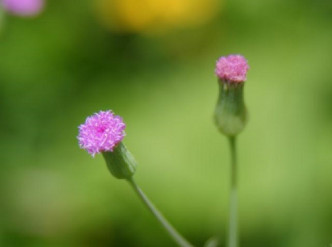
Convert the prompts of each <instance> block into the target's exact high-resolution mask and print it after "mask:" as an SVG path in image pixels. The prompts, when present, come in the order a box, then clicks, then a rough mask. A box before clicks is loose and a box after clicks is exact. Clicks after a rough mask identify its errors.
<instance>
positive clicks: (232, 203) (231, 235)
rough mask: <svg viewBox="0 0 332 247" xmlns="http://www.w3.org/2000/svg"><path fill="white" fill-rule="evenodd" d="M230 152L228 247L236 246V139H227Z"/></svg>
mask: <svg viewBox="0 0 332 247" xmlns="http://www.w3.org/2000/svg"><path fill="white" fill-rule="evenodd" d="M229 146H230V150H231V183H230V186H231V189H230V195H229V225H228V229H229V232H228V247H237V246H238V227H237V211H238V208H237V207H238V206H237V157H236V155H237V154H236V137H229Z"/></svg>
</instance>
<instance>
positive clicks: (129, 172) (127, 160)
mask: <svg viewBox="0 0 332 247" xmlns="http://www.w3.org/2000/svg"><path fill="white" fill-rule="evenodd" d="M103 156H104V158H105V161H106V164H107V167H108V169H109V171H110V172H111V173H112V175H113V176H114V177H116V178H119V179H129V178H131V177H132V176H133V175H134V174H135V171H136V166H137V163H136V161H135V159H134V157H133V155H132V154H131V153H130V152H129V151H128V150H127V148H126V146H125V145H124V144H123V143H122V142H120V143H119V144H118V145H117V146H116V147H115V148H114V150H113V152H103Z"/></svg>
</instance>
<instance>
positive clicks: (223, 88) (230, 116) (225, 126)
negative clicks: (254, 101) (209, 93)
mask: <svg viewBox="0 0 332 247" xmlns="http://www.w3.org/2000/svg"><path fill="white" fill-rule="evenodd" d="M248 69H249V66H248V64H247V61H246V59H245V58H244V57H242V56H240V55H230V56H228V57H221V58H219V60H218V61H217V65H216V74H217V76H218V78H219V98H218V101H217V105H216V108H215V115H214V118H215V123H216V125H217V127H218V129H219V130H220V131H221V132H222V133H223V134H225V135H227V136H236V135H237V134H239V133H240V132H241V131H242V130H243V129H244V127H245V125H246V122H247V110H246V107H245V104H244V100H243V86H244V81H245V80H246V73H247V70H248Z"/></svg>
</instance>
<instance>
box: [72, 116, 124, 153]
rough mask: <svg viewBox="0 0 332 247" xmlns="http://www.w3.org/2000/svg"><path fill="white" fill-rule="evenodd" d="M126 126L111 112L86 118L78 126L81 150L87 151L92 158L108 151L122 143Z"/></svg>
mask: <svg viewBox="0 0 332 247" xmlns="http://www.w3.org/2000/svg"><path fill="white" fill-rule="evenodd" d="M125 128H126V125H125V123H124V122H123V120H122V118H121V117H120V116H116V115H114V113H113V112H112V111H100V112H99V113H95V114H94V115H92V116H90V117H88V118H87V119H86V121H85V123H84V124H81V125H80V126H79V135H78V137H77V139H78V142H79V145H80V147H81V148H83V149H85V150H86V151H88V152H89V153H90V154H91V155H92V157H94V156H95V154H97V153H100V152H104V151H110V152H112V151H113V149H114V147H115V146H116V145H117V144H118V143H119V142H121V141H122V139H123V138H124V136H125V132H124V130H125Z"/></svg>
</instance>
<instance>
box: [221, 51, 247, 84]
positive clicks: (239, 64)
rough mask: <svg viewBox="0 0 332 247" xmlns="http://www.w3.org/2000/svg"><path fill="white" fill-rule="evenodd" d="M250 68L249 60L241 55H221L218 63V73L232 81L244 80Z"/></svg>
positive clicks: (222, 77) (224, 78)
mask: <svg viewBox="0 0 332 247" xmlns="http://www.w3.org/2000/svg"><path fill="white" fill-rule="evenodd" d="M248 69H249V66H248V63H247V60H246V59H245V58H244V57H243V56H241V55H229V56H227V57H220V58H219V59H218V61H217V64H216V70H215V72H216V75H217V76H218V77H219V78H220V79H221V80H224V81H227V82H230V83H240V82H244V81H245V80H246V79H247V78H246V76H247V71H248Z"/></svg>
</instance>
